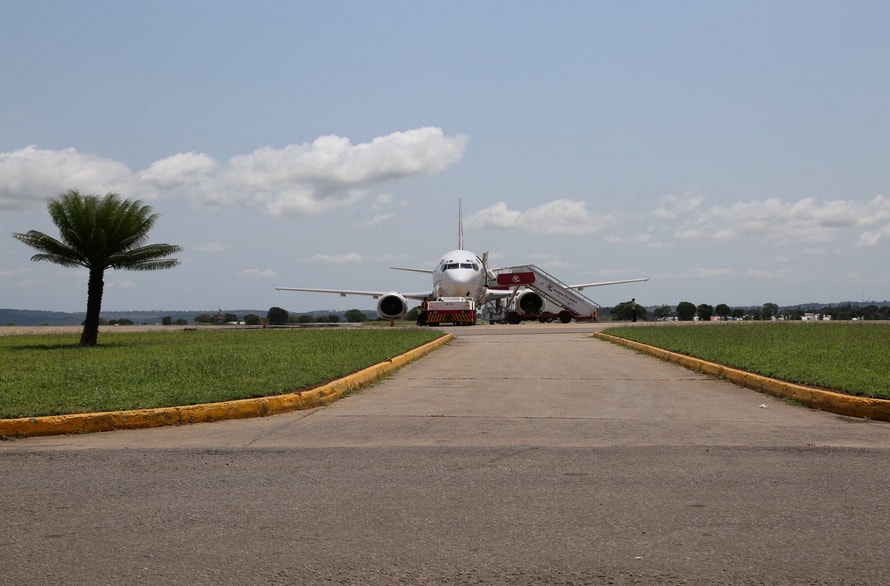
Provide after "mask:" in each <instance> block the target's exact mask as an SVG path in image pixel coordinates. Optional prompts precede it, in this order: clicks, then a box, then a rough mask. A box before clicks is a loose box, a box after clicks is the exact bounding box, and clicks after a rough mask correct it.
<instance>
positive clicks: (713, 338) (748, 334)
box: [604, 322, 890, 399]
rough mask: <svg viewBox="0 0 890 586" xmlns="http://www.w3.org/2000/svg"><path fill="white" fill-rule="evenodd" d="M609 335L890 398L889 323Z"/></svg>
mask: <svg viewBox="0 0 890 586" xmlns="http://www.w3.org/2000/svg"><path fill="white" fill-rule="evenodd" d="M604 333H607V334H611V335H613V336H617V337H620V338H626V339H628V340H634V341H636V342H642V343H644V344H649V345H651V346H657V347H659V348H663V349H665V350H671V351H673V352H678V353H681V354H686V355H689V356H695V357H697V358H702V359H704V360H708V361H711V362H717V363H720V364H724V365H727V366H732V367H735V368H739V369H742V370H747V371H749V372H754V373H757V374H762V375H764V376H768V377H772V378H777V379H781V380H785V381H788V382H793V383H798V384H805V385H812V386H816V387H820V388H825V389H831V390H836V391H839V392H842V393H847V394H850V395H858V396H865V397H875V398H881V399H890V359H888V352H890V325H887V324H872V323H867V322H844V323H840V322H832V323H825V322H820V323H805V322H780V323H719V324H710V323H709V324H676V325H673V324H672V325H658V326H655V325H653V326H643V327H615V328H609V329H607V330H605V331H604Z"/></svg>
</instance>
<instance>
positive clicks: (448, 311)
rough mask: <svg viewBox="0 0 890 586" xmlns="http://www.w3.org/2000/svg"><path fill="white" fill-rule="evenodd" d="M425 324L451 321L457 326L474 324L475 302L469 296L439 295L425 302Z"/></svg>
mask: <svg viewBox="0 0 890 586" xmlns="http://www.w3.org/2000/svg"><path fill="white" fill-rule="evenodd" d="M425 321H426V324H427V325H430V326H437V325H439V324H443V323H451V324H454V325H458V326H472V325H475V324H476V302H475V301H473V299H471V298H469V297H440V298H439V299H436V300H435V301H428V302H427V304H426V320H425Z"/></svg>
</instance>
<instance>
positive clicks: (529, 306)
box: [514, 289, 544, 313]
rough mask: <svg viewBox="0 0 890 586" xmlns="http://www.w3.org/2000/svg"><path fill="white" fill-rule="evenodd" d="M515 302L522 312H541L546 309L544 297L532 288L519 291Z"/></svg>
mask: <svg viewBox="0 0 890 586" xmlns="http://www.w3.org/2000/svg"><path fill="white" fill-rule="evenodd" d="M514 304H515V307H517V308H518V309H519V311H520V313H541V312H542V311H543V310H544V299H543V298H542V297H541V296H540V295H538V294H537V293H535V292H534V291H532V290H531V289H526V290H525V291H520V292H519V293H517V294H516V298H515V299H514Z"/></svg>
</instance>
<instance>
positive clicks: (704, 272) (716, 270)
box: [655, 267, 736, 280]
mask: <svg viewBox="0 0 890 586" xmlns="http://www.w3.org/2000/svg"><path fill="white" fill-rule="evenodd" d="M735 274H736V271H735V270H734V269H730V268H726V267H694V268H691V269H686V270H685V271H679V272H670V273H660V274H659V275H657V276H656V277H655V279H657V280H667V279H717V278H724V277H732V276H735Z"/></svg>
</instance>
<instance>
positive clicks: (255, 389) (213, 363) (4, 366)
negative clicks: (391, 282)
mask: <svg viewBox="0 0 890 586" xmlns="http://www.w3.org/2000/svg"><path fill="white" fill-rule="evenodd" d="M441 335H442V332H439V331H436V330H426V329H417V328H368V329H364V328H361V329H342V330H337V329H323V330H303V329H301V330H279V329H264V330H260V329H257V330H227V329H218V330H217V329H207V330H196V331H183V330H176V331H169V332H138V333H103V334H101V335H100V338H99V346H97V347H95V348H81V347H79V346H78V345H77V343H78V339H79V335H71V334H67V335H62V334H26V335H13V336H0V418H15V417H32V416H39V415H58V414H64V413H84V412H94V411H116V410H123V409H142V408H150V407H165V406H172V405H192V404H198V403H210V402H215V401H227V400H231V399H243V398H249V397H260V396H267V395H275V394H280V393H284V392H288V391H292V390H297V389H305V388H308V387H313V386H317V385H319V384H321V383H324V382H327V381H329V380H333V379H335V378H339V377H341V376H344V375H346V374H349V373H352V372H355V371H358V370H361V369H362V368H365V367H367V366H371V365H372V364H376V363H378V362H382V361H384V360H386V359H389V358H391V357H393V356H396V355H398V354H401V353H403V352H405V351H407V350H410V349H412V348H416V347H417V346H421V345H422V344H425V343H427V342H430V341H432V340H434V339H436V338H438V337H439V336H441Z"/></svg>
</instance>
